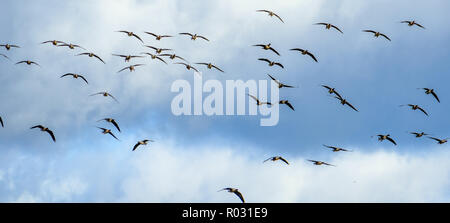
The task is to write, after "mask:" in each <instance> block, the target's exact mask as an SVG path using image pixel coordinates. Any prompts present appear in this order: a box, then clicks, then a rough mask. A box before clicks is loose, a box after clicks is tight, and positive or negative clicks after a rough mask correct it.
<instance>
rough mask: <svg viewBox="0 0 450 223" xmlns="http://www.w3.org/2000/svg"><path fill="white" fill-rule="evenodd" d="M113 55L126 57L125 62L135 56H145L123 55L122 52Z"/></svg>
mask: <svg viewBox="0 0 450 223" xmlns="http://www.w3.org/2000/svg"><path fill="white" fill-rule="evenodd" d="M113 56H116V57H122V58H125V62H130V60H131V59H133V58H138V57H141V58H142V57H143V56H133V55H121V54H113Z"/></svg>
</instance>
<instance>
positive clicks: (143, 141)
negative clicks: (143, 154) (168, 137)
mask: <svg viewBox="0 0 450 223" xmlns="http://www.w3.org/2000/svg"><path fill="white" fill-rule="evenodd" d="M148 142H154V141H153V140H150V139H145V140H142V141H139V142H137V143H136V145H134V147H133V151H134V150H136V149H137V148H138V146H140V145H147V144H148Z"/></svg>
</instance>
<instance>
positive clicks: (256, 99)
mask: <svg viewBox="0 0 450 223" xmlns="http://www.w3.org/2000/svg"><path fill="white" fill-rule="evenodd" d="M247 95H248V96H250V97H251V98H253V99H255V101H256V102H259V99H258V98H256V97H255V96H253V95H251V94H247Z"/></svg>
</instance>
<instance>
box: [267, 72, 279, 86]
mask: <svg viewBox="0 0 450 223" xmlns="http://www.w3.org/2000/svg"><path fill="white" fill-rule="evenodd" d="M267 75H269V77H270V79H272V80H273V81H275V83H277V84H281V82H279V81H278V80H277V79H275V78H274V77H272V76H270V74H267Z"/></svg>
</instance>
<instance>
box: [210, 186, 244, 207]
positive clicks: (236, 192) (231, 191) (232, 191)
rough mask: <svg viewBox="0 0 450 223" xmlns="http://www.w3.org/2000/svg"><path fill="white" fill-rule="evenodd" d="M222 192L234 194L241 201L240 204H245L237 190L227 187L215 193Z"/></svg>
mask: <svg viewBox="0 0 450 223" xmlns="http://www.w3.org/2000/svg"><path fill="white" fill-rule="evenodd" d="M223 190H226V191H228V192H230V193H234V194H236V196H238V197H239V199H241V201H242V203H245V201H244V196H242V194H241V192H239V190H238V189H236V188H230V187H227V188H223V189H222V190H219V191H217V192H220V191H223Z"/></svg>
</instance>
